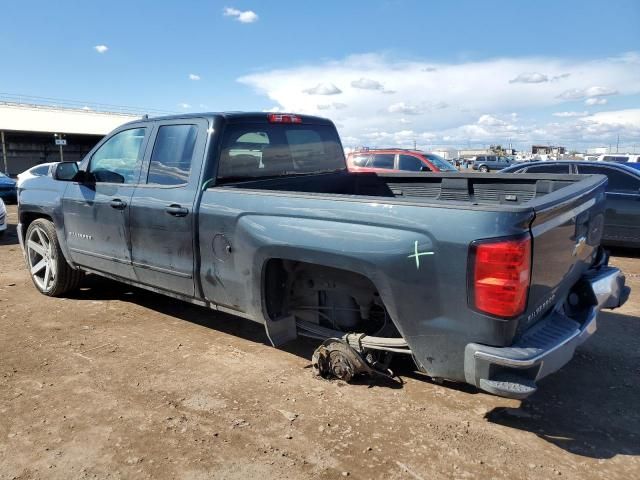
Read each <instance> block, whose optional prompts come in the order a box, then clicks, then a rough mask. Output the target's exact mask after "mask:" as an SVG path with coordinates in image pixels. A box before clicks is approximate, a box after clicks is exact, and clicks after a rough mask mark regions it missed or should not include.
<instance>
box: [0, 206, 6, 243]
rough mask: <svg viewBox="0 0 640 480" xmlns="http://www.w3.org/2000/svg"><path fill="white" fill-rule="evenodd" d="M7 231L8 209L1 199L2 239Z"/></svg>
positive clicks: (0, 234) (0, 230)
mask: <svg viewBox="0 0 640 480" xmlns="http://www.w3.org/2000/svg"><path fill="white" fill-rule="evenodd" d="M6 230H7V207H5V206H4V202H3V201H2V199H1V198H0V237H2V236H3V235H4V232H5V231H6Z"/></svg>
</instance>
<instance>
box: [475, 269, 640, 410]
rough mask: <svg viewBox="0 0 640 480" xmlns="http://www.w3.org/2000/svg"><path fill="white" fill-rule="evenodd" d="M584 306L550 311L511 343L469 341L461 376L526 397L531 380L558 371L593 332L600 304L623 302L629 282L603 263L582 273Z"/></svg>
mask: <svg viewBox="0 0 640 480" xmlns="http://www.w3.org/2000/svg"><path fill="white" fill-rule="evenodd" d="M583 280H584V283H585V285H586V287H585V288H586V289H587V290H589V291H588V292H587V293H588V296H589V299H590V302H589V305H588V306H587V307H585V308H583V309H582V310H581V311H580V313H579V314H577V315H575V317H573V318H571V317H569V316H567V315H565V314H564V313H561V312H559V311H553V312H552V313H551V314H549V315H548V316H547V317H546V318H545V319H544V320H541V321H540V322H538V323H537V324H536V325H534V326H533V327H532V328H531V329H529V330H528V331H527V332H525V333H524V335H523V336H522V337H521V338H520V339H519V340H518V341H517V342H516V343H514V344H513V345H512V346H510V347H491V346H488V345H482V344H478V343H470V344H468V345H467V346H466V348H465V361H464V368H465V379H466V381H467V382H468V383H471V384H473V385H475V386H477V387H478V388H480V389H482V390H485V391H487V392H489V393H493V394H496V395H500V396H503V397H509V398H520V399H521V398H525V397H527V396H529V395H531V394H532V393H533V392H535V391H536V389H537V387H536V382H537V381H538V380H540V379H542V378H544V377H546V376H547V375H549V374H551V373H553V372H555V371H557V370H559V369H560V368H561V367H562V366H564V365H565V364H566V363H567V362H568V361H569V360H571V358H572V357H573V354H574V351H575V349H576V347H578V345H580V344H582V343H583V342H584V341H585V340H587V339H588V338H589V337H590V336H591V335H593V333H594V332H595V331H596V317H597V314H598V312H599V311H600V310H601V309H602V308H609V309H611V308H617V307H620V306H622V305H623V304H624V303H625V302H626V300H627V298H628V297H629V291H630V290H629V287H627V286H625V278H624V275H623V274H622V272H620V270H619V269H617V268H613V267H602V268H600V269H598V270H595V271H591V272H588V273H587V274H586V275H585V276H584V277H583Z"/></svg>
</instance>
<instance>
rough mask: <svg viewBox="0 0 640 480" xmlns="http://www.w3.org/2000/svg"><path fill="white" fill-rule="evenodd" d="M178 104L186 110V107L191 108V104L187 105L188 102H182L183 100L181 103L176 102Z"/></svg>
mask: <svg viewBox="0 0 640 480" xmlns="http://www.w3.org/2000/svg"><path fill="white" fill-rule="evenodd" d="M178 106H179V107H180V108H183V109H185V110H186V109H187V108H191V105H189V104H188V103H184V102H183V103H179V104H178Z"/></svg>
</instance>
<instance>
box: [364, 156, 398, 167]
mask: <svg viewBox="0 0 640 480" xmlns="http://www.w3.org/2000/svg"><path fill="white" fill-rule="evenodd" d="M395 157H396V156H395V155H394V154H393V153H376V154H374V155H372V156H371V160H370V161H369V164H368V165H367V166H368V167H373V168H385V169H389V170H392V169H393V162H394V160H395Z"/></svg>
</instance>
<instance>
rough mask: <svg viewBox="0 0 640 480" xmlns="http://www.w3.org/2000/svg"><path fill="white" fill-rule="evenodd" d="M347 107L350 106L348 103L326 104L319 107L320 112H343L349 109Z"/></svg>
mask: <svg viewBox="0 0 640 480" xmlns="http://www.w3.org/2000/svg"><path fill="white" fill-rule="evenodd" d="M347 107H348V105H347V104H346V103H339V102H334V103H324V104H319V105H318V106H317V108H318V110H331V109H335V110H342V109H343V108H347Z"/></svg>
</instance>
